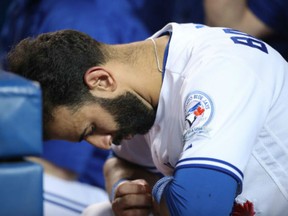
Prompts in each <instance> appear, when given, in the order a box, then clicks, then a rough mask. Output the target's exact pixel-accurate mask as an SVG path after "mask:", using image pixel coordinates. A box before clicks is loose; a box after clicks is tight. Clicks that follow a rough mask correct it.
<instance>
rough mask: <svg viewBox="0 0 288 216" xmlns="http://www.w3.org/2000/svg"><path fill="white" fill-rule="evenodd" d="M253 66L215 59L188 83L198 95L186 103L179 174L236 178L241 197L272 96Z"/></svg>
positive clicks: (192, 93)
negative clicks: (196, 171)
mask: <svg viewBox="0 0 288 216" xmlns="http://www.w3.org/2000/svg"><path fill="white" fill-rule="evenodd" d="M249 64H251V63H249V62H247V63H246V64H245V62H241V60H239V59H235V58H234V59H233V58H232V57H231V58H230V57H229V56H227V58H226V57H225V58H224V57H220V58H218V59H215V60H213V59H211V60H210V61H209V64H207V66H203V68H202V69H201V73H199V75H198V76H196V77H194V78H193V80H192V79H191V81H188V83H190V82H191V83H190V85H191V86H193V89H192V90H191V91H190V93H188V94H187V95H188V96H187V97H186V99H185V104H184V109H185V124H186V125H185V131H184V135H183V142H184V147H183V151H182V154H181V156H180V158H179V160H178V162H177V165H176V170H179V169H183V168H187V167H200V168H207V169H213V170H218V171H219V172H223V173H226V174H228V175H230V176H231V177H233V178H234V179H235V180H236V181H237V182H238V184H239V191H241V184H242V180H243V171H244V169H245V167H246V164H247V162H248V160H249V158H250V157H251V154H252V150H253V147H254V144H255V142H256V139H257V134H258V132H259V131H260V129H261V127H262V125H263V124H264V121H265V116H266V114H267V113H268V110H269V102H268V101H269V100H270V99H268V97H269V96H268V95H271V94H269V93H267V91H268V90H267V89H265V88H264V85H263V81H262V80H261V77H258V76H257V75H256V74H255V73H254V72H253V70H252V67H251V66H249ZM208 65H209V66H208ZM265 96H267V99H265Z"/></svg>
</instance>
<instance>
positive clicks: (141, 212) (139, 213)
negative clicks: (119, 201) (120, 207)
mask: <svg viewBox="0 0 288 216" xmlns="http://www.w3.org/2000/svg"><path fill="white" fill-rule="evenodd" d="M150 213H151V209H147V208H140V209H127V210H125V211H123V212H122V213H121V215H119V216H148V215H149V214H150ZM117 216H118V215H117Z"/></svg>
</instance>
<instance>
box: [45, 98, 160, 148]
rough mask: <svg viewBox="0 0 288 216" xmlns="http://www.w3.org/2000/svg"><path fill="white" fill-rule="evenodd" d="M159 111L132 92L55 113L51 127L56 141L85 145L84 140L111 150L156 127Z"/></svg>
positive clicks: (51, 133) (62, 108)
mask: <svg viewBox="0 0 288 216" xmlns="http://www.w3.org/2000/svg"><path fill="white" fill-rule="evenodd" d="M155 116H156V111H155V110H153V108H152V107H148V106H147V105H145V104H144V103H143V102H142V101H141V100H140V99H139V98H137V97H136V96H135V95H133V94H132V93H130V92H126V93H125V94H123V95H120V96H118V97H117V98H115V99H100V104H95V103H90V104H88V105H84V106H83V107H81V108H80V109H79V110H77V111H76V112H74V113H73V112H72V111H71V110H69V109H68V108H67V107H64V106H61V107H59V108H56V110H55V111H54V119H55V120H54V121H53V122H52V123H51V124H50V126H49V131H50V136H51V137H52V138H55V139H64V140H70V141H74V142H75V141H81V140H82V139H84V140H86V141H87V142H89V143H91V144H93V145H95V146H97V147H99V148H104V149H108V148H109V147H110V145H111V144H112V143H113V144H116V145H118V144H120V142H121V140H123V139H129V138H131V136H133V135H135V134H145V133H147V132H148V131H149V129H150V128H151V127H152V125H153V123H154V120H155Z"/></svg>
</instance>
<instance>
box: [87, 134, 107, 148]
mask: <svg viewBox="0 0 288 216" xmlns="http://www.w3.org/2000/svg"><path fill="white" fill-rule="evenodd" d="M85 140H86V141H87V142H88V143H90V144H91V145H94V146H96V147H98V148H101V149H110V148H111V145H112V135H110V134H102V135H91V136H88V137H86V139H85Z"/></svg>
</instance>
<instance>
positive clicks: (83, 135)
mask: <svg viewBox="0 0 288 216" xmlns="http://www.w3.org/2000/svg"><path fill="white" fill-rule="evenodd" d="M88 128H89V125H88V126H87V127H86V128H85V129H84V130H83V132H82V133H81V135H80V138H79V141H78V142H81V141H83V140H84V137H85V135H86V131H87V130H88Z"/></svg>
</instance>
